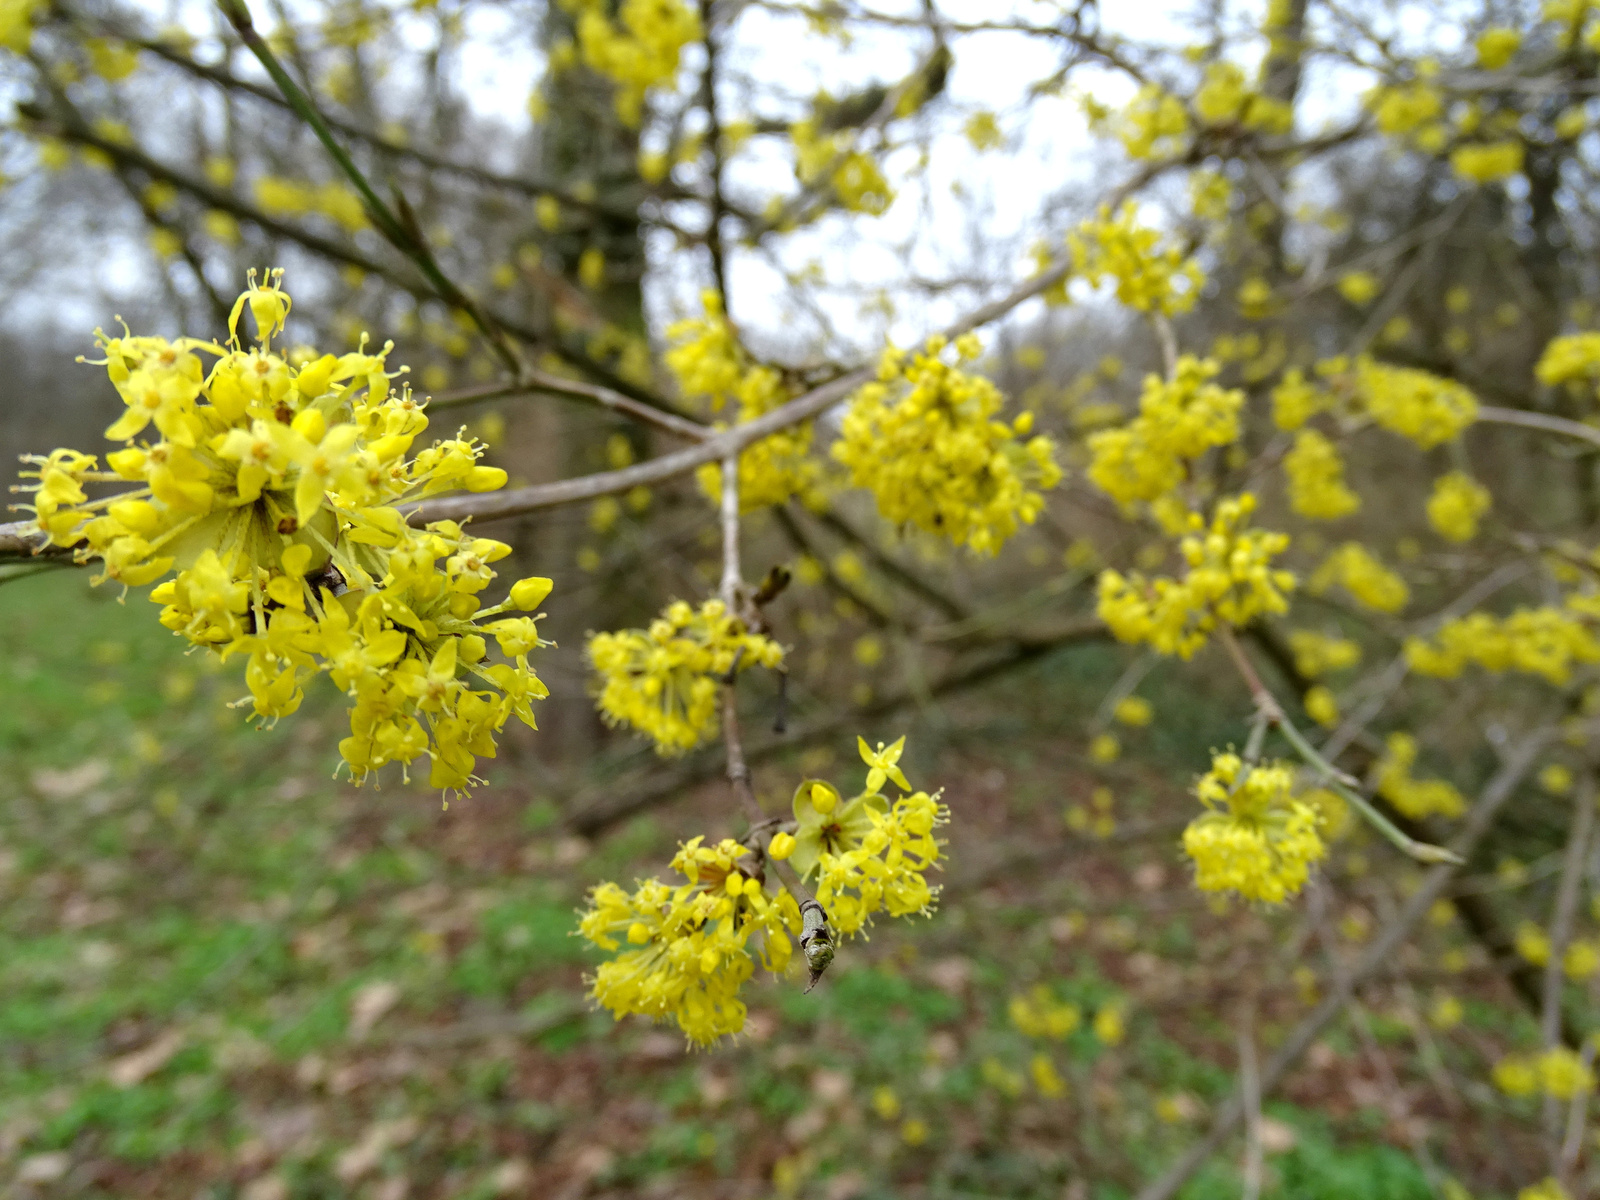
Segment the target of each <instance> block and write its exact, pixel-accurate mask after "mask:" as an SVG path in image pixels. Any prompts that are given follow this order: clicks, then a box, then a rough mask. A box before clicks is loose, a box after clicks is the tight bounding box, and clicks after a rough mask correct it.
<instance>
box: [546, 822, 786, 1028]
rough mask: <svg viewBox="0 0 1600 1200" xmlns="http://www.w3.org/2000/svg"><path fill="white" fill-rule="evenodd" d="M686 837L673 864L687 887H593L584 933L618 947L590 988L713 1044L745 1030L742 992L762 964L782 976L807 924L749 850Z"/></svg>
mask: <svg viewBox="0 0 1600 1200" xmlns="http://www.w3.org/2000/svg"><path fill="white" fill-rule="evenodd" d="M702 841H703V839H701V838H698V837H696V838H693V839H691V840H690V841H688V842H685V843H684V844H683V845H682V846H681V847H680V848H679V851H678V853H677V855H676V857H674V858H673V860H672V869H673V870H674V871H676V872H677V873H678V874H680V875H682V876H683V877H684V879H685V880H686V881H687V882H685V883H682V884H678V885H671V884H664V883H661V882H659V881H657V880H655V879H646V880H644V881H643V882H641V883H640V884H639V885H638V887H637V889H636V890H635V891H634V892H632V893H631V894H630V893H629V892H626V891H624V890H623V889H622V888H620V887H618V886H617V885H616V884H614V883H602V884H600V885H599V886H597V887H595V888H594V889H593V890H592V891H591V892H590V893H589V907H588V909H587V910H586V911H585V912H584V913H583V915H582V919H581V920H580V921H579V924H578V931H579V932H580V933H581V934H582V935H583V937H585V938H586V939H588V940H589V941H590V942H592V943H593V944H594V945H595V946H597V947H599V948H600V949H602V950H605V951H613V952H614V951H618V950H620V951H621V953H619V954H617V955H616V957H614V958H612V959H610V960H608V961H606V962H604V963H602V964H601V965H600V968H599V970H598V971H596V972H595V974H594V976H593V978H591V979H590V980H589V984H590V994H591V995H592V996H593V997H594V999H595V1000H596V1001H597V1002H598V1003H600V1004H601V1005H603V1006H604V1007H606V1008H608V1009H610V1010H611V1011H612V1012H613V1013H614V1014H615V1015H616V1017H617V1019H618V1020H620V1019H621V1018H622V1017H624V1016H626V1015H628V1014H630V1013H637V1014H640V1015H643V1016H648V1017H653V1018H655V1019H657V1020H661V1019H666V1018H671V1019H673V1020H675V1021H676V1022H677V1023H678V1027H679V1028H680V1029H682V1030H683V1032H684V1034H685V1035H686V1036H687V1037H688V1038H689V1040H690V1041H692V1042H694V1043H695V1044H697V1045H701V1046H704V1045H709V1044H710V1043H712V1042H714V1041H716V1040H717V1039H718V1038H720V1037H722V1036H724V1035H726V1034H732V1033H738V1032H739V1031H740V1030H741V1029H743V1028H744V1021H745V1015H746V1010H745V1005H744V1002H743V1001H741V1000H740V999H739V990H740V988H741V987H742V986H743V984H744V982H745V981H746V980H747V979H749V978H750V976H751V975H752V974H753V973H754V971H755V962H756V956H755V954H754V953H753V951H752V948H751V942H752V941H753V940H755V941H758V942H759V944H760V946H761V954H760V959H761V963H762V965H763V966H764V967H765V968H766V969H767V970H768V971H771V972H774V973H777V974H781V973H782V972H783V971H784V970H785V969H787V967H788V964H789V959H790V957H791V955H792V953H793V942H792V940H791V939H792V938H794V937H798V935H799V933H800V928H801V921H800V910H799V907H798V906H797V905H796V904H795V901H794V898H793V897H792V896H790V895H789V893H788V891H786V890H783V889H781V888H780V889H779V891H778V892H777V894H776V895H773V896H769V895H768V894H767V892H766V890H765V888H764V886H763V884H762V882H761V881H760V879H758V878H757V877H755V876H754V875H752V874H750V873H749V868H750V867H751V866H752V864H751V863H750V861H749V860H748V859H747V858H746V857H745V856H746V851H745V848H744V847H743V846H741V845H740V844H739V843H738V842H736V841H734V840H733V839H731V838H724V839H723V840H722V841H721V842H718V843H717V844H716V845H714V846H706V845H703V844H702Z"/></svg>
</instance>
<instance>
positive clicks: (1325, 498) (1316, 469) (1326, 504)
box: [1283, 429, 1361, 521]
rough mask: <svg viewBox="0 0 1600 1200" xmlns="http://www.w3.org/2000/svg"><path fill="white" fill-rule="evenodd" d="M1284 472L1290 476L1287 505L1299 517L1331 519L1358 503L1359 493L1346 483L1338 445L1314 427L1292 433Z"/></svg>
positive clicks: (1341, 514) (1357, 505)
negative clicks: (1292, 437)
mask: <svg viewBox="0 0 1600 1200" xmlns="http://www.w3.org/2000/svg"><path fill="white" fill-rule="evenodd" d="M1283 473H1284V474H1285V475H1286V476H1288V479H1289V507H1290V508H1292V509H1294V511H1295V512H1297V513H1299V514H1300V515H1301V516H1302V517H1311V518H1313V519H1314V520H1318V521H1333V520H1337V519H1338V518H1340V517H1344V516H1349V515H1350V514H1351V513H1353V512H1355V511H1356V510H1357V509H1358V508H1360V507H1361V497H1360V496H1357V495H1356V494H1355V493H1354V492H1352V491H1351V490H1350V489H1349V488H1348V487H1346V486H1345V482H1344V460H1343V459H1342V458H1340V457H1339V449H1338V447H1336V446H1335V445H1334V444H1333V443H1332V442H1330V441H1329V440H1328V439H1327V438H1325V437H1323V436H1322V434H1320V433H1318V432H1317V431H1316V430H1315V429H1302V430H1301V431H1300V432H1299V433H1298V434H1296V435H1295V439H1294V447H1293V449H1291V450H1290V451H1289V453H1288V454H1286V455H1284V458H1283Z"/></svg>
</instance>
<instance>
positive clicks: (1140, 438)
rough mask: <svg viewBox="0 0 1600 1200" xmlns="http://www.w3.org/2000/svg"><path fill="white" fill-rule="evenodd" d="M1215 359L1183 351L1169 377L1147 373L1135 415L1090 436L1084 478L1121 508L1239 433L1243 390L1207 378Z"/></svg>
mask: <svg viewBox="0 0 1600 1200" xmlns="http://www.w3.org/2000/svg"><path fill="white" fill-rule="evenodd" d="M1221 370H1222V367H1221V364H1220V363H1218V362H1217V361H1216V360H1215V359H1197V358H1193V357H1190V356H1188V355H1184V356H1183V357H1182V358H1180V359H1179V360H1178V364H1177V369H1176V370H1175V371H1174V372H1173V377H1172V380H1171V381H1170V382H1168V381H1166V380H1163V379H1162V378H1161V377H1160V376H1158V375H1149V376H1146V378H1145V381H1144V392H1143V394H1142V395H1141V396H1140V397H1139V415H1138V416H1137V417H1135V418H1134V419H1133V420H1132V421H1130V422H1129V423H1128V424H1127V425H1124V426H1122V427H1121V428H1119V429H1107V430H1102V431H1101V432H1099V433H1096V434H1094V435H1092V436H1091V437H1090V438H1089V452H1090V454H1091V455H1092V461H1091V462H1090V465H1089V478H1090V479H1091V480H1093V481H1094V483H1095V485H1096V486H1098V487H1099V488H1100V489H1101V490H1102V491H1104V492H1106V493H1107V494H1108V495H1109V496H1111V497H1112V499H1114V500H1116V501H1117V503H1119V504H1121V505H1123V506H1124V507H1125V508H1126V507H1130V506H1132V505H1133V504H1134V503H1135V502H1136V501H1139V500H1148V501H1154V500H1158V499H1160V498H1161V497H1163V496H1166V495H1167V494H1168V493H1170V492H1171V491H1172V490H1173V489H1174V488H1176V487H1177V486H1178V485H1179V484H1181V483H1182V482H1183V481H1184V479H1185V478H1186V477H1187V474H1188V470H1189V468H1188V464H1189V463H1191V462H1193V461H1194V460H1195V459H1197V458H1199V457H1200V456H1201V455H1202V454H1204V453H1205V452H1206V451H1207V450H1209V449H1211V448H1213V447H1215V446H1228V445H1232V444H1233V443H1234V442H1236V441H1237V440H1238V438H1239V409H1240V407H1241V406H1242V405H1243V404H1244V393H1243V392H1241V391H1238V390H1237V389H1227V390H1224V389H1222V388H1220V387H1218V386H1217V385H1216V384H1214V383H1212V382H1211V380H1212V378H1213V377H1215V376H1216V375H1217V373H1218V372H1220V371H1221Z"/></svg>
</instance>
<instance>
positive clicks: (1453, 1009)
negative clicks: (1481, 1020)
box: [1428, 994, 1466, 1031]
mask: <svg viewBox="0 0 1600 1200" xmlns="http://www.w3.org/2000/svg"><path fill="white" fill-rule="evenodd" d="M1465 1016H1466V1008H1465V1007H1464V1006H1463V1005H1462V1003H1461V1001H1459V1000H1457V999H1456V998H1455V997H1454V996H1451V995H1448V994H1444V995H1441V996H1440V997H1439V998H1438V999H1437V1000H1435V1001H1434V1002H1433V1007H1432V1008H1430V1009H1429V1010H1428V1023H1429V1024H1430V1025H1432V1026H1433V1027H1434V1028H1435V1029H1438V1030H1442V1031H1448V1030H1451V1029H1454V1028H1455V1027H1456V1026H1457V1025H1459V1024H1461V1021H1462V1018H1464V1017H1465Z"/></svg>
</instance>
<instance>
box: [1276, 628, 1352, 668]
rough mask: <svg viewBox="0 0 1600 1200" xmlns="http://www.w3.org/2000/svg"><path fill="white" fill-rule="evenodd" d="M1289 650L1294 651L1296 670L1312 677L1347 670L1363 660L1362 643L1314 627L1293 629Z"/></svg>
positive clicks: (1290, 634) (1290, 635)
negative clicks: (1320, 631) (1319, 631)
mask: <svg viewBox="0 0 1600 1200" xmlns="http://www.w3.org/2000/svg"><path fill="white" fill-rule="evenodd" d="M1289 649H1290V650H1291V651H1292V652H1293V653H1294V667H1295V670H1297V671H1299V672H1300V674H1302V675H1304V676H1306V677H1307V678H1310V679H1315V678H1317V677H1318V676H1319V675H1328V674H1331V673H1332V672H1334V671H1343V670H1346V669H1348V668H1350V667H1353V666H1355V665H1356V664H1357V663H1358V662H1360V661H1361V646H1360V644H1359V643H1357V642H1353V641H1351V640H1350V639H1349V638H1342V637H1329V636H1328V635H1327V634H1325V633H1317V632H1316V631H1315V630H1312V629H1295V630H1291V631H1290V633H1289Z"/></svg>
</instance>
